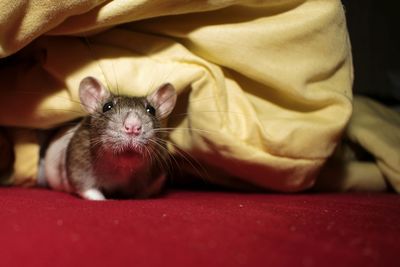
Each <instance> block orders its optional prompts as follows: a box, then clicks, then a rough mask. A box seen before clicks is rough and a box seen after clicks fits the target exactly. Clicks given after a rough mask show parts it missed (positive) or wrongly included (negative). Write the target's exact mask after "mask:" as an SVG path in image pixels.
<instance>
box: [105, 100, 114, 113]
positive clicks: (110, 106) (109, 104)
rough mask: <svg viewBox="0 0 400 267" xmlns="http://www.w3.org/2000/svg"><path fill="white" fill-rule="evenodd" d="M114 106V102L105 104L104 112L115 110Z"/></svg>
mask: <svg viewBox="0 0 400 267" xmlns="http://www.w3.org/2000/svg"><path fill="white" fill-rule="evenodd" d="M113 106H114V103H113V102H107V103H105V104H104V106H103V112H107V111H109V110H110V109H112V108H113Z"/></svg>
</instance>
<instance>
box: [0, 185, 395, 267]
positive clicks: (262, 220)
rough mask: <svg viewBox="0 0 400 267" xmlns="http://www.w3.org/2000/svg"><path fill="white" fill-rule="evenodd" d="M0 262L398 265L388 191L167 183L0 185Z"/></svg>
mask: <svg viewBox="0 0 400 267" xmlns="http://www.w3.org/2000/svg"><path fill="white" fill-rule="evenodd" d="M0 225H1V227H0V240H1V243H0V244H1V247H0V255H1V258H0V265H1V266H145V267H146V266H164V267H165V266H219V267H221V266H278V267H279V266H306V267H308V266H335V267H336V266H352V267H354V266H363V267H365V266H400V265H398V264H396V260H399V258H398V255H399V253H400V198H399V197H398V196H397V195H392V194H300V195H280V194H240V193H230V192H215V191H214V192H212V191H179V190H176V191H171V192H169V193H168V194H166V195H165V196H162V197H160V198H158V199H150V200H123V201H122V200H121V201H107V202H90V201H84V200H80V199H78V198H76V197H74V196H70V195H67V194H64V193H58V192H51V191H47V190H40V189H21V188H1V189H0Z"/></svg>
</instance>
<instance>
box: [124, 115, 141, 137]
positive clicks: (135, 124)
mask: <svg viewBox="0 0 400 267" xmlns="http://www.w3.org/2000/svg"><path fill="white" fill-rule="evenodd" d="M124 130H125V133H127V134H133V135H139V134H140V133H141V132H142V122H141V121H140V120H138V119H137V118H132V117H128V118H126V120H125V121H124Z"/></svg>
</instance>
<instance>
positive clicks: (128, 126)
mask: <svg viewBox="0 0 400 267" xmlns="http://www.w3.org/2000/svg"><path fill="white" fill-rule="evenodd" d="M79 98H80V102H81V106H82V107H83V109H84V110H86V111H87V112H88V114H89V115H88V116H86V117H84V118H83V119H82V120H81V121H80V122H79V124H77V125H76V126H74V127H72V128H66V129H64V130H62V131H60V132H59V133H58V134H57V135H56V136H55V137H54V138H53V141H51V142H50V145H49V147H48V149H47V151H46V154H45V158H44V160H45V163H44V166H45V167H44V168H45V177H46V180H47V183H48V184H49V186H50V187H51V188H53V189H56V190H61V191H66V192H71V193H75V194H77V195H79V196H81V197H82V198H84V199H89V200H104V199H106V198H110V197H111V198H114V197H115V196H118V197H123V198H145V197H149V196H152V195H155V194H157V193H159V192H160V191H161V189H162V187H163V185H164V183H165V180H166V170H165V169H164V166H163V164H165V162H166V157H167V150H166V147H165V133H163V131H162V129H160V130H157V129H159V128H160V127H161V122H162V121H163V120H164V119H165V118H167V116H168V115H169V114H170V113H171V112H172V110H173V109H174V107H175V104H176V100H177V94H176V90H175V88H174V86H173V85H172V84H170V83H165V84H163V85H161V86H159V87H158V89H156V90H155V91H154V92H153V93H151V94H149V95H148V96H144V97H128V96H119V95H114V94H112V93H111V92H110V91H109V90H108V89H107V88H106V87H105V86H104V85H103V84H102V83H101V82H100V81H99V80H97V79H96V78H94V77H86V78H84V79H83V80H82V81H81V82H80V85H79Z"/></svg>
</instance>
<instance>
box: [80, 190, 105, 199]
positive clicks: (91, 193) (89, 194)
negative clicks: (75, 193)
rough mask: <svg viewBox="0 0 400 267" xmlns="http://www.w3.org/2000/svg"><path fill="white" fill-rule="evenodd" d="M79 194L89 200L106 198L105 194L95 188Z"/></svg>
mask: <svg viewBox="0 0 400 267" xmlns="http://www.w3.org/2000/svg"><path fill="white" fill-rule="evenodd" d="M79 195H80V196H81V197H82V198H84V199H87V200H106V198H105V197H104V195H103V194H102V193H101V192H100V191H99V190H98V189H95V188H90V189H87V190H85V191H83V192H80V193H79Z"/></svg>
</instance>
